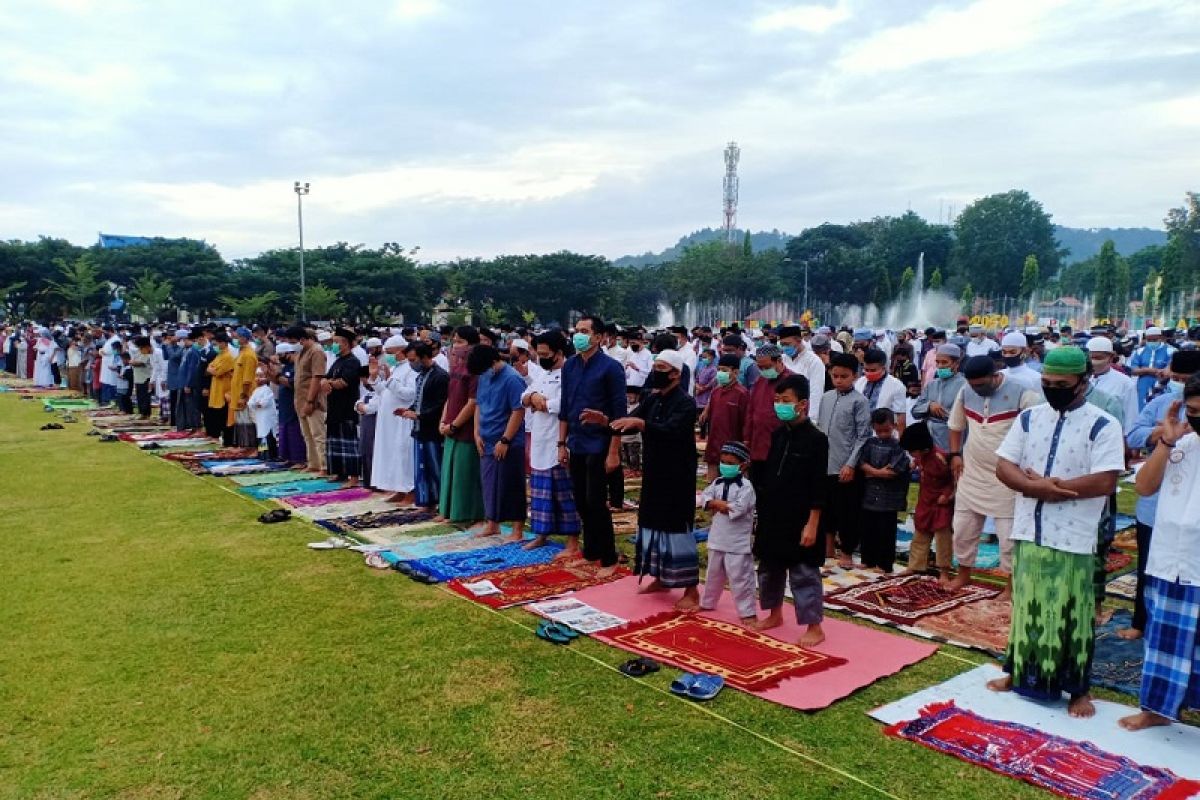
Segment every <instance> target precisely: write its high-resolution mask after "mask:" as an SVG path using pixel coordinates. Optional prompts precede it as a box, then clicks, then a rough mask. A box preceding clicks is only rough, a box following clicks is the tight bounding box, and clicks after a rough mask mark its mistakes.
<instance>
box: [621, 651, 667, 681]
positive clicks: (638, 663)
mask: <svg viewBox="0 0 1200 800" xmlns="http://www.w3.org/2000/svg"><path fill="white" fill-rule="evenodd" d="M617 669H618V670H620V672H621V674H622V675H628V676H629V677H630V678H644V677H646V676H647V675H649V674H651V673H653V672H658V671H659V670H660V669H662V667H661V666H660V665H659V663H658V662H657V661H655V660H654V659H653V658H646V657H645V656H638V657H637V658H631V659H629V660H628V661H626V662H625V663H624V664H622V665H621V666H619V667H617Z"/></svg>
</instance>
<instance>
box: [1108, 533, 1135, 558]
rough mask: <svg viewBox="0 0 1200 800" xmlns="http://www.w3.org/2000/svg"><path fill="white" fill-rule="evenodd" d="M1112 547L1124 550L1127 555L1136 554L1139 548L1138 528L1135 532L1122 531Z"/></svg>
mask: <svg viewBox="0 0 1200 800" xmlns="http://www.w3.org/2000/svg"><path fill="white" fill-rule="evenodd" d="M1112 546H1113V547H1115V548H1117V549H1118V550H1124V551H1125V552H1126V553H1136V552H1137V549H1138V546H1137V528H1136V527H1135V528H1134V529H1133V530H1128V531H1121V532H1120V533H1118V534H1117V536H1116V538H1115V539H1113V543H1112Z"/></svg>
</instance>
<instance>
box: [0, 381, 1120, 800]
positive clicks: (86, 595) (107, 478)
mask: <svg viewBox="0 0 1200 800" xmlns="http://www.w3.org/2000/svg"><path fill="white" fill-rule="evenodd" d="M50 418H51V417H50V415H48V414H45V413H43V412H42V411H41V408H40V404H38V403H34V402H30V401H18V400H17V399H16V398H15V397H13V396H12V395H8V396H4V395H0V485H2V486H4V487H6V491H5V492H4V495H3V497H4V499H3V500H2V501H0V531H2V539H0V541H2V542H3V548H4V549H3V555H0V587H2V589H0V632H2V633H3V643H2V646H0V798H22V799H24V798H99V797H118V798H177V797H178V798H257V799H258V800H267V798H272V799H275V798H342V797H345V798H350V797H353V798H464V797H468V796H472V795H478V796H482V797H489V798H520V800H536V799H537V798H733V797H756V798H774V797H813V798H818V797H820V798H826V797H836V798H873V797H897V798H904V799H905V800H908V799H909V798H912V799H913V800H915V799H916V798H939V799H940V800H951V799H952V798H978V797H1003V798H1024V797H1036V796H1040V795H1042V793H1041V792H1040V791H1038V790H1034V789H1032V788H1030V787H1027V786H1025V785H1023V784H1019V783H1017V782H1015V781H1012V780H1009V779H1006V778H1002V777H999V776H996V775H993V774H991V773H989V772H986V771H984V770H982V769H977V768H973V767H970V766H968V765H966V764H965V763H962V762H959V761H956V760H954V759H952V758H949V757H945V756H941V755H938V754H936V753H933V752H930V751H927V750H924V749H923V748H920V747H918V746H916V745H913V744H910V743H906V742H901V741H896V740H892V739H889V738H887V737H885V736H884V735H883V734H882V732H881V730H880V726H879V725H878V724H876V723H875V722H873V721H872V720H871V719H869V718H868V717H867V715H866V712H867V711H868V710H869V709H871V708H873V707H875V706H877V705H880V704H882V703H885V702H889V701H891V700H895V699H897V698H900V697H902V696H904V695H906V694H908V693H911V692H913V691H916V690H918V689H921V688H923V687H926V686H929V685H931V684H933V683H936V682H938V681H942V680H944V679H946V678H949V677H950V676H952V675H954V674H956V673H958V672H961V671H963V670H965V669H969V668H970V666H971V664H969V663H967V662H968V661H970V662H980V661H982V660H984V659H983V657H982V656H980V655H979V654H976V653H970V652H966V651H959V650H956V649H954V648H943V650H942V651H941V652H939V653H938V654H935V655H933V656H932V657H930V658H928V659H926V660H925V661H923V662H921V663H920V664H917V665H916V666H913V667H910V668H908V669H906V670H904V671H903V672H902V673H900V674H898V675H895V676H893V677H891V678H887V679H885V680H883V681H880V682H879V683H876V684H874V685H872V686H870V687H868V688H866V689H865V690H863V691H860V692H858V693H857V694H855V695H853V696H851V697H849V698H847V699H845V700H843V701H841V702H839V703H836V704H835V705H833V706H832V707H830V708H828V709H826V710H824V711H820V712H817V713H813V714H806V713H801V712H796V711H792V710H789V709H785V708H781V707H778V706H774V705H771V704H769V703H766V702H764V701H762V700H758V699H756V698H754V697H750V696H748V695H745V694H742V693H739V692H737V691H733V690H729V691H726V692H724V693H722V695H721V696H720V697H719V698H718V699H717V700H716V701H714V702H713V703H711V704H709V705H708V706H703V707H700V706H697V705H694V704H691V703H689V702H687V701H683V700H678V699H676V698H675V697H673V696H672V695H670V694H669V693H667V692H666V687H667V684H668V683H669V682H670V676H671V675H672V674H673V672H672V671H671V670H664V672H663V673H659V674H658V675H654V676H651V678H649V679H646V680H632V679H629V678H626V677H624V676H622V675H620V674H619V673H617V672H616V671H615V669H614V667H615V665H617V664H619V663H621V662H622V661H624V660H625V659H626V658H627V657H628V656H627V655H625V654H623V653H621V652H620V651H617V650H614V649H611V648H608V647H605V646H603V645H600V644H597V643H595V642H591V641H579V642H577V643H575V644H572V645H570V646H569V647H565V648H560V647H554V646H552V645H548V644H546V643H543V642H541V641H539V640H538V639H536V638H535V637H534V636H533V633H532V623H531V620H532V617H531V616H530V615H528V614H527V613H525V612H522V611H520V610H512V611H508V612H505V613H502V614H500V613H495V612H491V611H489V610H487V609H485V608H483V607H481V606H478V605H475V604H473V603H470V602H468V601H466V600H463V599H462V598H460V597H458V596H456V595H452V594H450V593H449V592H447V591H445V590H442V589H439V588H436V587H429V586H423V585H420V584H416V583H413V582H411V581H408V580H406V579H404V578H402V577H400V576H398V575H396V574H394V573H391V572H384V573H381V572H376V571H373V570H370V569H367V568H365V567H363V565H362V562H361V560H360V559H359V558H358V557H357V556H352V555H350V554H348V553H344V552H332V553H328V552H327V553H317V552H312V551H310V550H308V549H307V548H305V547H304V543H305V542H308V541H312V540H314V539H318V538H323V534H322V533H321V532H319V531H318V530H317V529H316V528H315V527H314V526H311V525H310V524H308V523H305V522H302V521H293V522H289V523H286V524H282V525H274V526H264V525H260V524H258V523H257V522H256V521H255V517H256V516H257V515H258V514H260V513H261V512H262V510H263V508H264V506H262V505H259V504H256V503H254V502H251V501H250V500H248V499H246V498H244V497H242V496H239V495H236V494H233V493H231V492H230V491H229V490H228V488H227V487H228V486H229V484H228V483H226V482H221V481H216V480H214V479H211V478H197V477H195V476H193V475H191V474H189V473H187V472H185V471H184V470H182V469H179V468H178V467H176V466H174V465H172V464H169V463H167V462H164V461H162V460H160V459H158V458H154V457H152V456H150V455H147V454H145V453H140V452H138V451H137V450H136V449H134V448H132V447H130V446H127V445H124V444H102V443H100V442H98V441H97V440H96V439H95V438H89V437H86V436H84V432H85V431H86V429H87V425H86V423H81V424H78V425H67V426H66V430H62V431H47V432H40V431H39V430H38V427H39V426H40V425H41V424H42V423H44V422H46V421H47V420H49V419H50ZM1105 696H1108V697H1112V695H1105ZM851 776H853V777H851ZM855 778H857V779H858V780H857V781H856V780H855ZM858 781H861V782H858Z"/></svg>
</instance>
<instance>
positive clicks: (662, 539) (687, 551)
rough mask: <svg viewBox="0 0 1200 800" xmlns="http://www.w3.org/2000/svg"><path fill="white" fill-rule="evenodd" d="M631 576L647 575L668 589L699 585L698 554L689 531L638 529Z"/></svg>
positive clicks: (693, 538) (693, 535) (694, 539)
mask: <svg viewBox="0 0 1200 800" xmlns="http://www.w3.org/2000/svg"><path fill="white" fill-rule="evenodd" d="M634 547H636V548H637V561H636V564H635V565H634V572H635V573H637V574H638V575H639V576H641V575H649V576H650V577H652V578H657V579H658V582H659V583H661V584H662V585H663V586H665V587H667V588H668V589H678V588H682V587H686V586H696V585H698V584H699V583H700V551H699V550H698V549H697V547H696V535H695V534H694V533H692V532H691V531H674V532H671V531H659V530H654V529H653V528H643V527H641V526H639V527H638V532H637V541H636V542H635V543H634Z"/></svg>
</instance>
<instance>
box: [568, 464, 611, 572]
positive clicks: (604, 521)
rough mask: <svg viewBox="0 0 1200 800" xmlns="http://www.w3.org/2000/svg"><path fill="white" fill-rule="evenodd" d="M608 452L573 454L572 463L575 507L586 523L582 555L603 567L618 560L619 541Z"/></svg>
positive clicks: (584, 525) (581, 519) (570, 469)
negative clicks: (611, 506) (611, 502)
mask: <svg viewBox="0 0 1200 800" xmlns="http://www.w3.org/2000/svg"><path fill="white" fill-rule="evenodd" d="M606 456H607V453H606V452H605V453H596V454H594V455H593V454H585V453H572V454H571V461H570V464H569V467H568V468H569V471H570V473H571V489H572V494H574V496H575V508H576V510H577V511H578V512H579V521H580V522H581V523H582V524H583V557H584V558H586V559H587V560H588V561H599V562H600V566H602V567H611V566H613V565H615V564H616V563H617V540H616V535H615V534H614V533H613V522H612V512H610V511H609V510H608V475H607V473H605V471H604V461H605V458H606Z"/></svg>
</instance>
